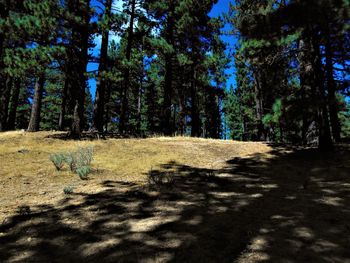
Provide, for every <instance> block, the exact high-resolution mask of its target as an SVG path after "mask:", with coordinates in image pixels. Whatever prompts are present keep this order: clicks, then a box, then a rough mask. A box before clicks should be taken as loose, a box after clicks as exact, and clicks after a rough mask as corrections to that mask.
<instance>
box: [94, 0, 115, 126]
mask: <svg viewBox="0 0 350 263" xmlns="http://www.w3.org/2000/svg"><path fill="white" fill-rule="evenodd" d="M111 9H112V0H108V1H107V2H106V5H105V14H104V16H107V17H110V15H111ZM108 41H109V25H108V27H107V29H106V30H105V31H104V32H103V33H102V43H101V55H100V64H99V68H98V74H99V81H98V84H97V87H96V95H95V103H94V118H93V127H94V128H95V129H96V130H98V131H99V132H103V124H104V121H103V118H104V106H105V90H106V80H105V79H104V77H101V73H103V72H104V71H105V70H106V69H107V55H108Z"/></svg>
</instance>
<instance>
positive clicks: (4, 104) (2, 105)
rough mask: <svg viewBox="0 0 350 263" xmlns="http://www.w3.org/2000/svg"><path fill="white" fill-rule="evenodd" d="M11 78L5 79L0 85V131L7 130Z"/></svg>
mask: <svg viewBox="0 0 350 263" xmlns="http://www.w3.org/2000/svg"><path fill="white" fill-rule="evenodd" d="M12 84H13V83H12V78H10V77H7V78H6V82H5V83H2V84H0V85H2V87H1V86H0V87H1V88H2V90H0V131H5V130H6V129H7V116H8V106H9V101H10V94H11V86H12Z"/></svg>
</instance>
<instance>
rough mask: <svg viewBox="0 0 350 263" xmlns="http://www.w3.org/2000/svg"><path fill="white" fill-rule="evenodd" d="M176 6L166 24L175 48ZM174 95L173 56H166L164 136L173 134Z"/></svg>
mask: <svg viewBox="0 0 350 263" xmlns="http://www.w3.org/2000/svg"><path fill="white" fill-rule="evenodd" d="M173 13H174V6H173V4H171V6H170V12H169V14H168V18H167V24H166V38H167V39H166V40H167V42H168V43H169V44H170V45H172V46H173V47H174V27H175V25H174V23H175V22H174V17H173V16H174V14H173ZM172 93H173V54H172V53H170V54H166V55H165V77H164V88H163V98H164V101H163V112H162V115H163V116H162V130H163V133H164V135H167V136H170V135H171V134H172V129H171V125H170V122H171V99H172Z"/></svg>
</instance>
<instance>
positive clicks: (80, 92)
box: [68, 0, 90, 138]
mask: <svg viewBox="0 0 350 263" xmlns="http://www.w3.org/2000/svg"><path fill="white" fill-rule="evenodd" d="M77 8H78V10H77V13H76V15H77V16H79V17H81V19H82V21H83V22H82V24H80V25H78V27H75V28H73V32H72V35H73V37H72V41H73V43H76V47H74V46H72V47H71V49H72V50H71V52H72V54H73V56H74V57H73V59H72V61H73V64H72V63H70V64H69V69H71V72H69V73H68V80H69V81H70V82H69V88H68V91H69V95H70V107H71V108H72V106H73V105H74V106H73V108H74V110H73V121H72V124H71V132H70V136H71V137H73V138H80V133H81V131H82V130H83V129H84V102H85V88H86V76H85V73H86V66H87V63H88V47H89V36H90V34H89V23H90V1H89V0H85V2H84V3H81V4H80V5H77Z"/></svg>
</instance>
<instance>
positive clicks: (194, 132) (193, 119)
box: [191, 65, 200, 137]
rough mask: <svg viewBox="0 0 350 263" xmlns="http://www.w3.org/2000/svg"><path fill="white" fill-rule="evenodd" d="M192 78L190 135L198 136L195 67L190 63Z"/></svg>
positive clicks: (198, 120) (198, 123) (198, 121)
mask: <svg viewBox="0 0 350 263" xmlns="http://www.w3.org/2000/svg"><path fill="white" fill-rule="evenodd" d="M191 76H192V80H191V123H192V129H191V136H192V137H199V136H200V118H199V111H198V105H197V88H196V72H195V67H194V65H192V74H191Z"/></svg>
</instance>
